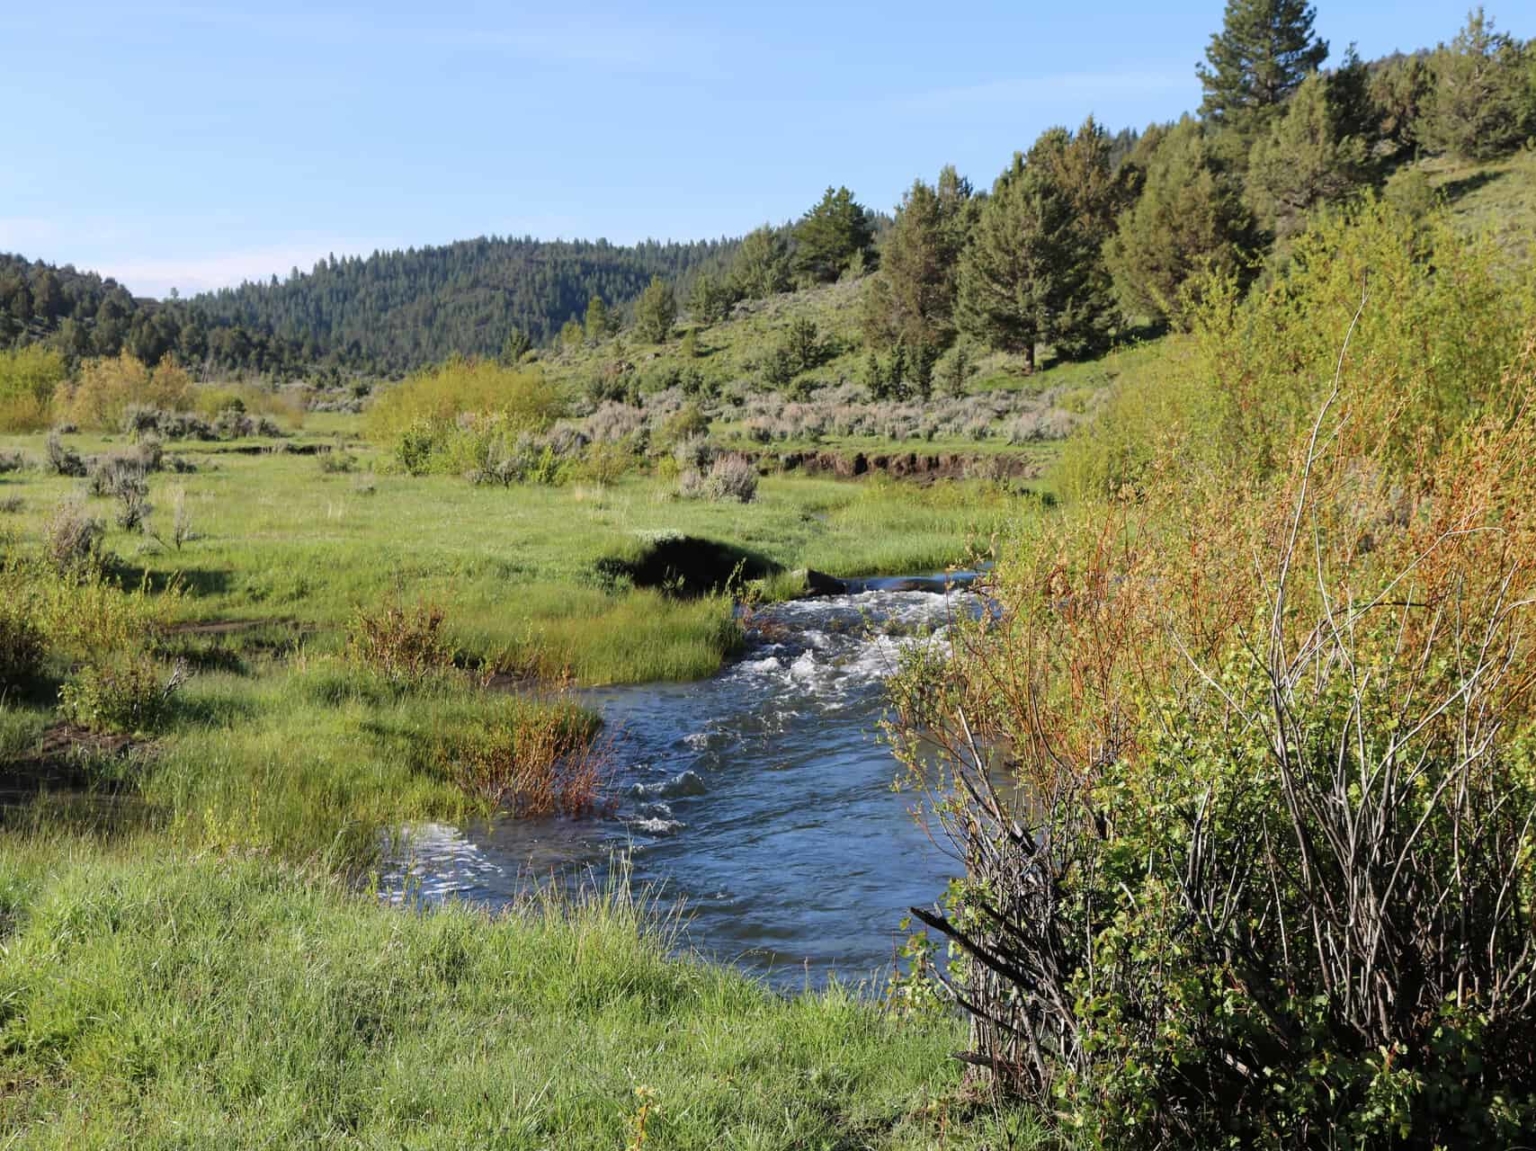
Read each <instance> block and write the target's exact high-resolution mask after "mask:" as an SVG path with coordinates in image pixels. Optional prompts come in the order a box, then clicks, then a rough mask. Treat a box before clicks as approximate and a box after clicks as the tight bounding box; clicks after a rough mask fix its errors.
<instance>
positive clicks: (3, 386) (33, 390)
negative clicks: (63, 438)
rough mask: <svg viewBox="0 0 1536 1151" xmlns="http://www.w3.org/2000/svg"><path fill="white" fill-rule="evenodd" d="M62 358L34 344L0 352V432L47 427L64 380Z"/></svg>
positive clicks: (26, 430) (34, 429)
mask: <svg viewBox="0 0 1536 1151" xmlns="http://www.w3.org/2000/svg"><path fill="white" fill-rule="evenodd" d="M64 375H65V370H64V357H63V356H61V355H60V354H59V353H58V352H53V351H49V350H48V349H46V348H42V347H39V346H37V345H36V344H31V345H28V346H27V347H24V348H14V349H12V350H10V351H0V431H5V432H34V431H37V430H38V429H40V428H45V427H47V426H48V410H49V406H50V405H51V404H52V403H53V394H54V392H55V391H56V390H57V389H58V386H59V385H60V384H61V383H63V381H64Z"/></svg>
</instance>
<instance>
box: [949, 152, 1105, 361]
mask: <svg viewBox="0 0 1536 1151" xmlns="http://www.w3.org/2000/svg"><path fill="white" fill-rule="evenodd" d="M1073 142H1074V141H1073V136H1072V134H1071V133H1069V132H1066V131H1065V130H1064V129H1060V128H1054V129H1051V130H1050V131H1048V132H1046V133H1044V134H1043V135H1042V136H1041V137H1040V139H1039V140H1038V141H1037V142H1036V143H1035V146H1034V147H1033V148H1031V149H1030V151H1029V154H1028V156H1026V157H1016V158H1015V160H1014V164H1013V166H1012V168H1010V169H1009V170H1008V171H1005V172H1004V173H1003V175H1002V176H1000V177H999V178H998V180H997V183H996V185H995V186H994V188H993V192H992V195H991V196H990V197H989V198H988V199H987V201H986V203H985V204H983V205H982V208H981V212H980V215H979V216H978V218H977V221H976V226H975V228H974V230H973V231H972V235H971V240H970V243H969V244H968V245H967V246H966V249H965V254H964V256H963V257H962V259H961V262H960V287H959V293H958V300H957V308H956V316H957V318H958V320H959V323H960V329H961V331H963V332H965V333H966V334H968V335H972V336H975V337H976V338H978V339H980V340H982V341H984V342H985V343H987V344H989V345H991V346H992V347H994V348H1001V349H1005V350H1008V351H1012V352H1019V353H1022V354H1023V356H1024V358H1025V363H1026V365H1027V366H1028V367H1029V368H1030V369H1033V368H1034V366H1035V361H1036V355H1037V351H1038V346H1039V345H1040V344H1043V343H1048V344H1051V345H1053V346H1054V347H1055V349H1056V351H1057V354H1058V355H1060V356H1062V357H1063V358H1067V359H1073V358H1077V357H1080V356H1083V355H1086V354H1089V353H1091V352H1093V351H1094V350H1096V349H1098V348H1099V347H1101V346H1102V345H1103V344H1104V342H1105V341H1106V339H1107V338H1108V334H1109V331H1110V329H1111V327H1112V325H1113V323H1114V321H1115V319H1116V308H1115V305H1114V299H1113V295H1112V292H1111V285H1110V279H1109V275H1108V273H1107V271H1106V269H1105V266H1104V262H1103V258H1102V255H1101V252H1100V246H1101V242H1102V232H1101V231H1099V230H1098V229H1097V227H1095V226H1090V225H1089V223H1088V222H1087V219H1086V218H1085V217H1089V216H1091V215H1092V213H1090V212H1089V211H1088V208H1089V207H1090V206H1091V205H1092V204H1093V202H1094V201H1093V197H1092V196H1091V195H1089V194H1088V193H1087V192H1086V191H1085V189H1086V187H1087V186H1088V185H1086V184H1083V183H1081V182H1078V181H1072V182H1069V181H1068V180H1066V179H1065V178H1064V176H1063V174H1064V173H1066V172H1070V171H1072V170H1073V169H1074V166H1075V165H1074V163H1073V162H1069V161H1068V159H1067V158H1066V155H1065V154H1066V153H1067V152H1068V151H1069V150H1070V149H1071V148H1072V146H1073ZM1090 147H1096V145H1093V144H1092V143H1091V142H1090ZM1101 155H1102V160H1103V162H1104V164H1105V165H1106V167H1107V163H1108V152H1107V149H1105V150H1104V151H1103V152H1102V154H1101Z"/></svg>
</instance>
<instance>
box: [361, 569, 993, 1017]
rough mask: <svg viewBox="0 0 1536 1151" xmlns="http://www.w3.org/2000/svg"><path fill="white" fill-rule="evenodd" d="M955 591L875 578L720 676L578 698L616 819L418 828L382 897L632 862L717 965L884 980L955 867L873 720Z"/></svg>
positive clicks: (447, 895)
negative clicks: (591, 712) (602, 729)
mask: <svg viewBox="0 0 1536 1151" xmlns="http://www.w3.org/2000/svg"><path fill="white" fill-rule="evenodd" d="M962 578H963V577H962ZM944 587H945V580H944V579H943V578H942V577H928V578H918V579H903V580H896V579H891V580H864V581H856V582H853V583H851V584H850V585H849V591H848V594H843V595H832V596H824V597H819V598H812V599H803V600H797V601H794V602H790V603H784V604H777V605H773V606H771V607H767V608H763V609H760V610H759V611H757V612H755V613H754V614H753V615H752V616H751V619H750V622H749V626H748V628H747V644H746V648H745V650H744V651H743V653H742V655H741V657H740V658H739V659H738V660H737V661H736V662H735V663H733V664H730V665H729V666H727V667H726V668H724V669H723V670H722V671H721V672H720V673H719V674H717V675H716V676H714V677H713V678H711V679H709V680H706V681H702V682H699V683H691V684H650V685H644V686H634V687H622V688H608V689H602V690H594V691H589V692H586V693H584V696H585V700H586V702H587V703H588V704H590V705H591V706H593V707H594V708H596V709H597V710H599V711H600V712H601V714H602V715H603V717H604V720H605V722H606V724H607V727H608V730H609V732H610V733H612V738H613V741H614V752H615V755H616V760H617V768H616V776H615V778H614V780H613V781H612V787H613V789H614V791H615V793H616V795H617V804H616V806H615V808H614V810H613V813H612V815H611V817H609V818H606V819H586V820H578V819H558V818H551V819H534V820H529V819H521V820H512V819H506V820H494V821H490V822H485V823H477V824H472V825H467V826H464V827H448V826H444V825H441V824H426V825H417V826H415V827H413V828H410V829H408V832H407V835H406V837H405V839H404V841H403V846H402V847H400V848H399V849H397V851H396V852H395V854H394V856H393V858H392V860H391V862H390V866H389V867H388V869H387V870H386V872H385V874H384V876H383V893H384V895H385V897H386V898H389V899H392V900H396V901H404V900H417V901H421V902H423V903H426V904H431V903H434V902H438V901H441V900H445V899H462V900H467V901H471V902H474V903H478V904H482V905H485V906H488V907H491V908H493V909H496V908H501V907H505V906H507V905H508V904H509V903H511V902H512V901H514V900H515V899H517V898H518V896H519V894H520V893H522V892H525V891H526V889H527V886H528V884H529V883H531V882H536V881H547V880H548V879H549V878H550V877H555V878H557V879H559V880H561V881H564V882H579V881H583V880H587V881H596V882H598V883H601V882H603V881H604V879H605V878H606V873H607V871H608V869H609V868H611V867H612V866H614V863H615V860H616V859H619V858H627V860H628V865H629V867H630V870H631V875H630V879H631V883H632V884H633V885H634V887H635V888H636V889H646V888H649V889H651V890H653V891H654V892H657V893H659V895H660V897H661V899H662V901H663V902H664V903H665V902H667V901H668V900H673V899H678V900H681V901H682V903H683V910H684V913H685V916H686V920H687V925H686V928H685V937H684V943H685V944H686V945H687V946H689V947H691V948H692V949H694V950H695V951H697V952H699V953H700V954H702V955H704V956H706V957H708V958H711V959H714V960H717V961H721V962H728V963H734V964H737V965H739V966H742V967H745V968H747V969H749V970H751V971H753V972H755V973H757V974H759V975H760V976H761V977H763V978H764V979H765V980H767V981H768V982H769V983H771V984H773V985H775V986H778V987H781V988H784V989H794V988H798V987H801V986H804V985H806V984H807V983H809V984H810V985H813V986H815V985H820V984H823V983H824V982H825V981H826V979H827V978H828V976H829V975H831V974H832V973H833V972H836V974H837V976H838V977H839V978H840V979H843V980H845V981H850V982H853V981H862V980H868V979H871V978H879V977H880V976H881V975H882V974H884V973H885V972H887V971H888V970H889V969H890V966H891V963H892V962H893V960H894V958H895V954H896V949H897V947H899V945H900V943H901V941H902V938H903V933H902V931H901V930H900V922H901V919H902V917H903V916H904V915H905V914H906V910H907V908H908V907H910V906H912V905H914V904H917V905H928V904H931V903H932V902H933V901H934V900H935V899H937V898H938V897H939V896H940V895H942V893H943V891H944V888H945V885H946V883H947V882H948V880H949V878H950V877H951V876H952V875H954V874H956V872H957V871H958V865H957V863H956V862H955V861H954V860H953V859H952V858H951V856H950V855H949V854H948V853H947V852H946V850H944V848H943V846H942V840H941V839H940V840H939V841H938V842H935V841H934V839H933V838H930V836H929V834H928V832H927V831H926V830H924V828H923V827H921V826H919V825H918V823H917V822H916V821H915V820H914V818H913V816H912V814H911V811H912V806H913V803H914V798H915V797H914V795H913V794H912V793H910V792H897V791H895V790H894V789H893V786H892V784H893V782H894V781H895V780H896V778H897V776H898V774H899V772H900V770H901V769H900V767H899V765H898V764H897V763H896V761H895V759H894V757H893V756H892V754H891V752H890V750H889V749H888V748H887V747H886V746H884V745H883V744H882V743H881V742H880V740H879V730H878V725H879V721H880V718H881V716H882V714H883V713H884V710H885V707H886V701H885V691H884V683H885V680H886V678H887V677H888V676H889V675H890V674H891V672H892V671H894V670H895V667H896V664H897V661H898V659H899V657H900V653H901V651H902V650H903V649H904V648H906V647H908V646H910V645H914V644H923V643H935V642H942V640H943V634H944V631H945V628H946V626H947V625H948V623H949V622H950V619H951V613H952V612H959V611H974V610H975V604H976V602H977V601H976V598H975V597H974V596H971V595H970V594H968V593H965V592H962V591H958V590H954V591H950V592H949V593H948V594H944Z"/></svg>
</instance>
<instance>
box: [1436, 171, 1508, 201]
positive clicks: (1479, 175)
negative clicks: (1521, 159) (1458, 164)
mask: <svg viewBox="0 0 1536 1151" xmlns="http://www.w3.org/2000/svg"><path fill="white" fill-rule="evenodd" d="M1503 175H1504V173H1503V172H1489V171H1482V172H1473V173H1472V174H1471V175H1470V176H1463V177H1462V178H1461V179H1459V180H1447V181H1446V182H1445V183H1444V184H1441V185H1440V187H1439V189H1438V190H1439V192H1440V194H1441V195H1442V196H1444V197H1445V199H1446V202H1447V203H1450V204H1454V203H1455V202H1456V201H1457V200H1460V199H1462V198H1463V197H1464V196H1470V195H1471V194H1472V193H1473V192H1475V191H1477V190H1478V189H1479V188H1486V187H1487V186H1488V185H1489V184H1491V183H1493V182H1494V181H1495V180H1498V179H1500V178H1501V177H1502V176H1503Z"/></svg>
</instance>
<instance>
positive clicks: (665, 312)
mask: <svg viewBox="0 0 1536 1151" xmlns="http://www.w3.org/2000/svg"><path fill="white" fill-rule="evenodd" d="M676 322H677V296H676V295H675V294H674V293H673V291H672V285H671V284H669V283H667V281H665V280H663V279H662V278H661V277H660V276H652V277H651V284H650V287H648V288H646V289H645V291H644V292H642V293H641V294H640V299H639V301H638V302H637V303H636V304H635V335H636V336H638V337H639V338H640V339H642V340H645V341H646V342H647V343H652V344H664V343H666V342H667V338H668V337H669V336H671V335H672V325H673V324H674V323H676Z"/></svg>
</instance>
